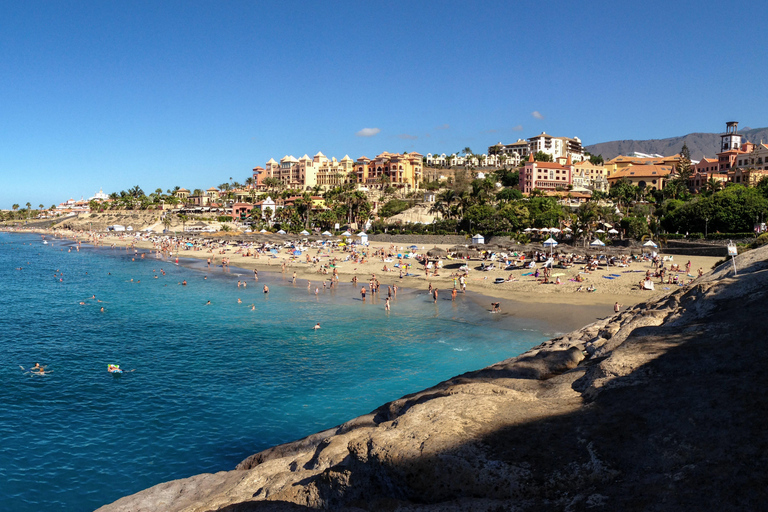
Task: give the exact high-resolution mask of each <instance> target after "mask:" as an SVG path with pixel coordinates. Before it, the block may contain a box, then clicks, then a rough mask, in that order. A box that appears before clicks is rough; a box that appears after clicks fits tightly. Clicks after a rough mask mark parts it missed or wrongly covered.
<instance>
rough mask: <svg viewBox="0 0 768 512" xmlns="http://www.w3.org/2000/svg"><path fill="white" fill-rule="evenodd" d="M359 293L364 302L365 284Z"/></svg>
mask: <svg viewBox="0 0 768 512" xmlns="http://www.w3.org/2000/svg"><path fill="white" fill-rule="evenodd" d="M360 295H361V296H362V297H363V302H365V286H363V287H362V288H360Z"/></svg>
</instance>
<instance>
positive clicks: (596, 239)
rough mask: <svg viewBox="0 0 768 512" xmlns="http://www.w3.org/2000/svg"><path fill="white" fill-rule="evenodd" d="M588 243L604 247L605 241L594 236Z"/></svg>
mask: <svg viewBox="0 0 768 512" xmlns="http://www.w3.org/2000/svg"><path fill="white" fill-rule="evenodd" d="M589 245H591V246H592V247H604V246H605V242H603V241H602V240H600V239H599V238H595V239H594V240H592V241H591V242H590V243H589Z"/></svg>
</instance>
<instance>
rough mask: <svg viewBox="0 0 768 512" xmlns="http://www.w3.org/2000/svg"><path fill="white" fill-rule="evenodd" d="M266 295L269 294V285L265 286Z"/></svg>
mask: <svg viewBox="0 0 768 512" xmlns="http://www.w3.org/2000/svg"><path fill="white" fill-rule="evenodd" d="M264 293H269V287H268V286H267V285H264Z"/></svg>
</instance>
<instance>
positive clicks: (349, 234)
mask: <svg viewBox="0 0 768 512" xmlns="http://www.w3.org/2000/svg"><path fill="white" fill-rule="evenodd" d="M341 236H352V233H350V232H349V231H345V232H343V233H342V234H341Z"/></svg>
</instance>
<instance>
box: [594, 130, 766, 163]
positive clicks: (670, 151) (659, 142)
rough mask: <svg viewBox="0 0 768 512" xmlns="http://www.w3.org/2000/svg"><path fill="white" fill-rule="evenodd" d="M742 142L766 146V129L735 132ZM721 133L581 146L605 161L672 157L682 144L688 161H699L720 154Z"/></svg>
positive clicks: (616, 141) (690, 134) (615, 141)
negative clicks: (634, 156)
mask: <svg viewBox="0 0 768 512" xmlns="http://www.w3.org/2000/svg"><path fill="white" fill-rule="evenodd" d="M738 133H739V134H741V136H742V141H749V142H754V143H760V142H761V141H762V142H763V143H768V128H745V129H743V130H739V132H738ZM720 135H722V134H721V133H689V134H688V135H683V136H680V137H669V138H667V139H650V140H614V141H611V142H600V143H598V144H592V145H590V146H585V147H584V149H585V150H586V151H589V152H590V153H592V154H593V155H603V158H604V159H605V160H608V159H609V158H613V157H615V156H618V155H631V154H632V153H634V152H638V153H647V154H659V155H663V156H670V155H675V154H677V153H679V152H680V149H681V148H682V147H683V143H685V144H687V145H688V149H689V150H690V151H691V160H701V157H703V156H706V157H708V158H713V157H714V156H715V154H716V153H718V152H719V151H720Z"/></svg>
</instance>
